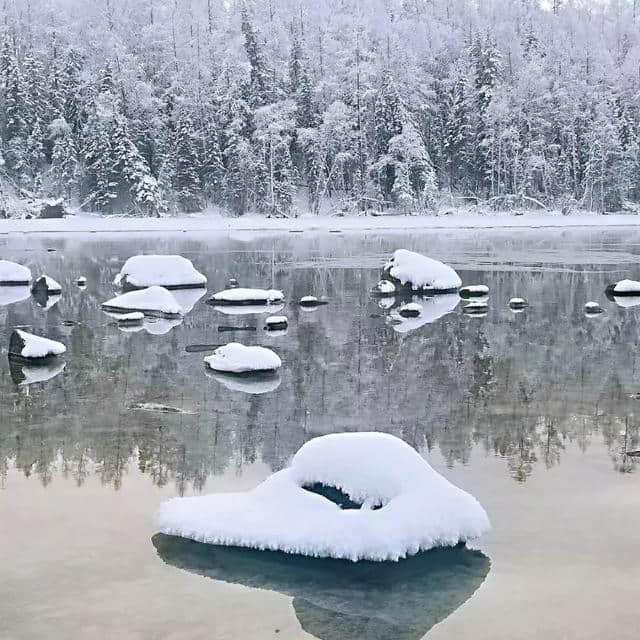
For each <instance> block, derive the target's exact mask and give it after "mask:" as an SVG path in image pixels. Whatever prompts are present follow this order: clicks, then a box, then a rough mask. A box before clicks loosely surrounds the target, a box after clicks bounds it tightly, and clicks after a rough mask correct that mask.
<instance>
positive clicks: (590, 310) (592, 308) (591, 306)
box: [584, 302, 604, 318]
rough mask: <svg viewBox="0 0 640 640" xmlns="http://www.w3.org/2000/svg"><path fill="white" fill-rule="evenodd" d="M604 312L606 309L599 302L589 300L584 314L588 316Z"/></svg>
mask: <svg viewBox="0 0 640 640" xmlns="http://www.w3.org/2000/svg"><path fill="white" fill-rule="evenodd" d="M602 313H604V309H603V308H602V307H601V306H600V305H599V304H598V303H597V302H587V303H586V304H585V305H584V315H585V316H587V317H589V318H590V317H594V316H599V315H600V314H602Z"/></svg>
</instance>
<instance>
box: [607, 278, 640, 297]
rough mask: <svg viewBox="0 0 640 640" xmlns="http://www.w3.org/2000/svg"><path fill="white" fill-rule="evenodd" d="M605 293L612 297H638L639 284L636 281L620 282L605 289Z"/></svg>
mask: <svg viewBox="0 0 640 640" xmlns="http://www.w3.org/2000/svg"><path fill="white" fill-rule="evenodd" d="M607 292H608V293H609V294H611V295H614V296H640V282H638V281H637V280H629V279H625V280H620V281H619V282H615V283H614V284H611V285H609V286H608V287H607Z"/></svg>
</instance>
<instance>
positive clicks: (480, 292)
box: [458, 284, 489, 299]
mask: <svg viewBox="0 0 640 640" xmlns="http://www.w3.org/2000/svg"><path fill="white" fill-rule="evenodd" d="M458 295H459V296H460V297H461V298H467V299H468V298H484V297H486V296H488V295H489V287H487V285H486V284H471V285H467V286H466V287H462V289H460V291H458Z"/></svg>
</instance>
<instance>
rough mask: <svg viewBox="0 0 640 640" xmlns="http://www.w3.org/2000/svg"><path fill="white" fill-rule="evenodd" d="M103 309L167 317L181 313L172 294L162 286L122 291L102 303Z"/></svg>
mask: <svg viewBox="0 0 640 640" xmlns="http://www.w3.org/2000/svg"><path fill="white" fill-rule="evenodd" d="M102 308H103V309H104V310H105V311H111V312H112V313H129V312H130V311H141V312H142V313H144V314H145V315H160V316H165V317H167V318H178V317H180V316H182V315H183V310H182V307H181V306H180V305H179V304H178V302H177V300H176V299H175V298H174V297H173V294H172V293H171V292H170V291H168V290H167V289H165V288H164V287H158V286H153V287H147V288H146V289H138V290H136V291H129V292H128V293H123V294H122V295H121V296H116V297H115V298H111V300H107V301H106V302H103V303H102Z"/></svg>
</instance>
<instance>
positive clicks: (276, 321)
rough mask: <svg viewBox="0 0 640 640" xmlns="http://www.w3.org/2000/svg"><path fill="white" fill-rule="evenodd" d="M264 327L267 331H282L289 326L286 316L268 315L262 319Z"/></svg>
mask: <svg viewBox="0 0 640 640" xmlns="http://www.w3.org/2000/svg"><path fill="white" fill-rule="evenodd" d="M264 326H265V329H267V330H268V331H283V330H285V329H286V328H287V327H288V326H289V321H288V320H287V316H269V317H268V318H267V319H266V320H265V321H264Z"/></svg>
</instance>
